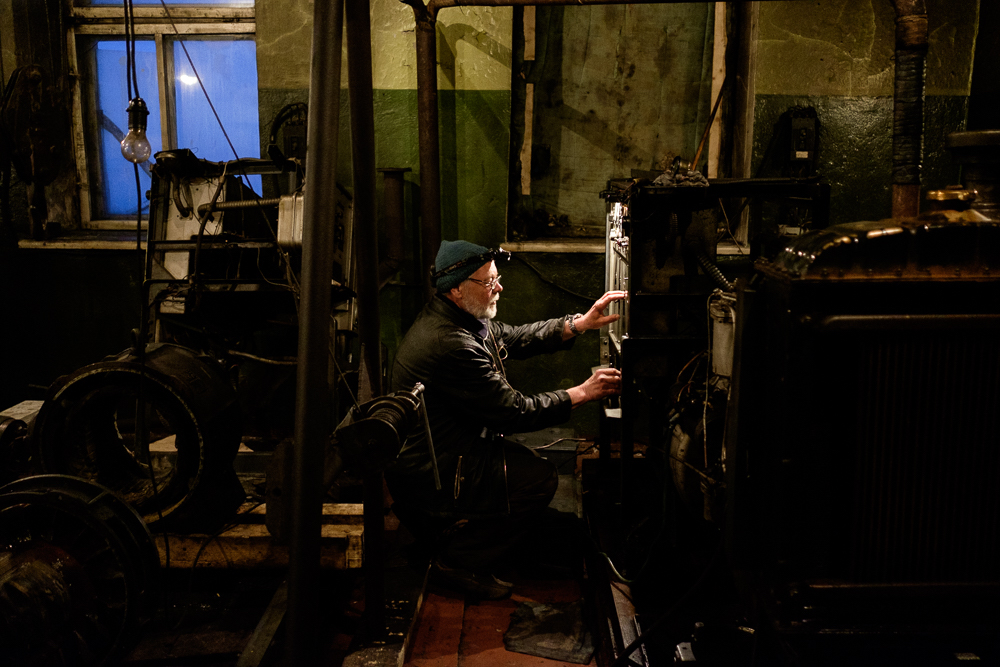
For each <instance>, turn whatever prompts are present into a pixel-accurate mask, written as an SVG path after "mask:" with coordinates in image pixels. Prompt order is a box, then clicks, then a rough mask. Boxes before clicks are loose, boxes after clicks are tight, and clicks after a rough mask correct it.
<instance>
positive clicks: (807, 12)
mask: <svg viewBox="0 0 1000 667" xmlns="http://www.w3.org/2000/svg"><path fill="white" fill-rule="evenodd" d="M978 16H979V2H978V0H957V1H952V0H927V17H928V24H929V40H930V46H929V50H928V54H927V61H926V62H927V70H926V72H927V73H926V91H925V92H926V101H925V105H924V133H925V136H924V163H923V173H922V180H923V183H924V190H926V189H928V188H939V187H944V186H945V185H948V184H951V183H956V182H957V180H958V178H959V171H958V168H957V166H955V165H954V164H952V162H951V158H950V156H949V155H948V154H947V152H946V151H945V149H944V138H945V136H946V135H947V134H948V133H950V132H955V131H959V130H962V129H964V127H965V117H966V113H967V108H968V95H969V89H970V83H971V79H972V61H973V53H974V50H975V41H976V33H977V28H978ZM894 35H895V11H894V9H893V5H892V3H891V2H889V1H888V0H864V1H858V0H813V1H810V2H794V1H793V2H764V3H761V4H760V33H759V41H758V44H757V48H758V51H757V57H758V61H757V79H756V91H757V96H756V103H755V116H756V118H755V124H754V164H755V169H759V168H760V165H761V161H762V158H763V156H764V153H765V151H766V150H767V147H768V145H769V144H770V143H771V139H772V137H773V136H774V135H775V133H776V123H777V122H778V120H779V118H780V116H781V114H782V113H783V112H784V111H785V110H787V109H788V108H790V107H794V106H811V107H814V108H815V109H816V111H817V113H818V116H819V145H818V149H817V157H818V170H819V172H820V174H821V175H822V176H823V177H824V179H825V180H826V182H828V183H830V185H831V222H832V223H838V222H849V221H852V220H862V219H879V218H883V217H888V216H889V215H890V213H891V208H892V207H891V194H890V192H891V169H892V157H891V155H892V109H893V99H892V96H893V79H894V68H893V54H894V39H895V38H894ZM767 175H772V174H767Z"/></svg>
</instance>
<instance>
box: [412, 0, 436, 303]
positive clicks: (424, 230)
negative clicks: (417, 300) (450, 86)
mask: <svg viewBox="0 0 1000 667" xmlns="http://www.w3.org/2000/svg"><path fill="white" fill-rule="evenodd" d="M404 1H405V2H406V3H407V4H408V5H410V6H411V7H413V14H414V16H415V17H416V21H417V126H418V128H419V130H420V239H421V249H422V255H423V262H422V266H421V273H422V274H423V275H422V278H423V284H424V296H425V297H426V298H428V299H429V298H430V297H431V296H432V295H433V293H434V288H433V286H432V285H431V276H430V268H431V265H433V264H434V257H435V256H436V255H437V251H438V247H439V246H440V245H441V144H440V128H439V127H438V99H437V14H436V12H432V11H428V9H427V8H426V7H425V6H424V3H423V0H404Z"/></svg>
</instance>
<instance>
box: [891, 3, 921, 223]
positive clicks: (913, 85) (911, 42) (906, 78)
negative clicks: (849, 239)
mask: <svg viewBox="0 0 1000 667" xmlns="http://www.w3.org/2000/svg"><path fill="white" fill-rule="evenodd" d="M893 4H894V5H895V8H896V72H895V88H894V92H893V110H892V217H894V218H907V217H913V216H916V215H918V214H919V213H920V163H921V161H922V160H923V139H924V71H925V64H926V60H927V41H928V31H927V7H926V5H925V2H924V0H893Z"/></svg>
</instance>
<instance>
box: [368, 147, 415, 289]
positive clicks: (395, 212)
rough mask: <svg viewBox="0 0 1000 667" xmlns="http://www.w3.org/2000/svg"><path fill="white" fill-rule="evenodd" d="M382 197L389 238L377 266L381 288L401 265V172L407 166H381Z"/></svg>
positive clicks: (408, 169)
mask: <svg viewBox="0 0 1000 667" xmlns="http://www.w3.org/2000/svg"><path fill="white" fill-rule="evenodd" d="M375 171H378V172H380V173H381V174H382V197H383V199H384V200H385V231H386V238H387V239H388V240H389V243H388V248H387V250H386V253H385V257H383V258H382V261H380V262H379V266H378V286H379V289H382V288H383V287H385V286H386V284H387V283H388V282H389V280H390V279H391V278H392V277H393V276H394V275H395V274H396V272H397V271H399V268H400V267H401V266H402V265H403V260H404V257H403V223H404V221H405V218H406V216H405V215H404V213H403V174H405V173H406V172H408V171H410V168H409V167H381V168H379V169H376V170H375Z"/></svg>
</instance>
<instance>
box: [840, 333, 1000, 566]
mask: <svg viewBox="0 0 1000 667" xmlns="http://www.w3.org/2000/svg"><path fill="white" fill-rule="evenodd" d="M854 350H855V351H856V352H857V355H856V356H855V362H856V363H857V364H858V367H857V368H858V373H857V375H856V376H855V377H856V378H857V380H858V384H857V392H856V393H855V396H856V397H857V401H858V402H857V412H856V418H857V423H856V427H855V428H856V433H855V435H856V437H855V438H854V442H855V446H856V449H855V451H854V456H855V461H854V468H853V470H854V479H853V485H852V486H853V492H852V493H853V499H852V501H851V502H850V503H849V505H851V506H852V507H850V509H848V511H849V512H850V518H849V521H848V526H847V531H848V535H847V537H848V539H847V541H848V544H849V549H848V550H847V553H846V554H845V555H846V556H847V558H848V560H849V563H848V564H847V573H848V577H849V578H850V579H851V580H853V581H855V582H859V583H871V582H879V583H914V582H997V581H1000V341H998V339H997V337H996V333H995V332H987V333H983V332H974V331H969V330H965V331H936V332H922V333H913V332H910V333H906V334H903V335H898V334H893V335H892V336H888V335H883V334H879V336H878V339H876V340H871V339H866V340H861V341H859V342H858V346H857V347H855V348H854ZM847 414H849V413H846V414H845V416H847ZM844 481H845V482H848V481H849V480H844Z"/></svg>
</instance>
